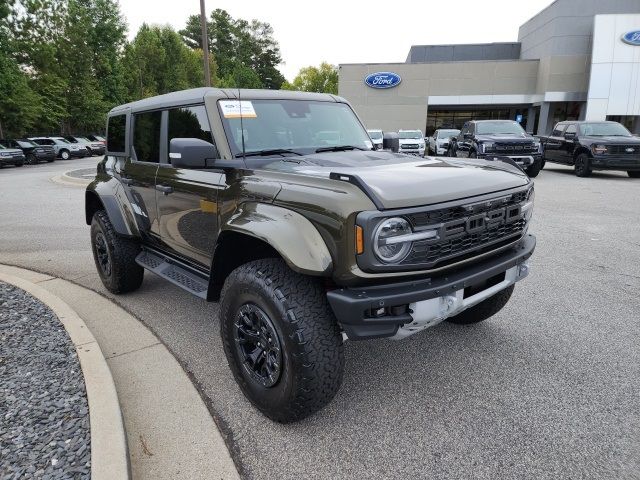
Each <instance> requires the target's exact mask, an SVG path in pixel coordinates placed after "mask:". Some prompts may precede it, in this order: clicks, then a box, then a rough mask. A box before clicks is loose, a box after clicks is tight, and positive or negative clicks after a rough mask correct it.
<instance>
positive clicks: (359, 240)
mask: <svg viewBox="0 0 640 480" xmlns="http://www.w3.org/2000/svg"><path fill="white" fill-rule="evenodd" d="M363 252H364V239H363V236H362V227H361V226H360V225H356V253H357V254H358V255H360V254H361V253H363Z"/></svg>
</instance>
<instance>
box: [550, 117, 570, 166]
mask: <svg viewBox="0 0 640 480" xmlns="http://www.w3.org/2000/svg"><path fill="white" fill-rule="evenodd" d="M566 128H567V125H566V124H562V123H559V124H558V125H556V126H555V127H554V129H553V132H551V135H550V136H549V137H547V141H546V142H545V144H544V158H545V159H546V160H551V161H552V162H561V161H562V160H561V157H562V156H561V155H560V149H561V148H562V144H563V143H564V131H565V130H566Z"/></svg>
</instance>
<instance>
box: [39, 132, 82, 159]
mask: <svg viewBox="0 0 640 480" xmlns="http://www.w3.org/2000/svg"><path fill="white" fill-rule="evenodd" d="M29 140H31V141H33V142H36V143H37V144H38V145H49V146H51V147H53V149H54V150H55V152H56V157H58V158H61V159H63V160H69V159H70V158H72V157H76V158H80V157H86V156H87V149H86V148H85V147H84V146H82V145H80V144H77V143H71V142H69V141H68V140H66V139H64V138H62V137H29Z"/></svg>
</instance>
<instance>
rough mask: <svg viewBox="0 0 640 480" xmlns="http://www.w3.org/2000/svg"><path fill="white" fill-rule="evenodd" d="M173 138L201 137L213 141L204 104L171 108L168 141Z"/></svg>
mask: <svg viewBox="0 0 640 480" xmlns="http://www.w3.org/2000/svg"><path fill="white" fill-rule="evenodd" d="M173 138H199V139H200V140H205V141H207V142H209V143H213V136H212V135H211V126H210V125H209V119H208V118H207V111H206V109H205V108H204V105H196V106H193V107H183V108H174V109H173V110H169V135H167V142H169V143H170V142H171V139H173Z"/></svg>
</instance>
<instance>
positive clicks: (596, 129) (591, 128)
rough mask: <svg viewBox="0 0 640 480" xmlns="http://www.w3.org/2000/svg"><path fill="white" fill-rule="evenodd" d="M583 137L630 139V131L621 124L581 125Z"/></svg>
mask: <svg viewBox="0 0 640 480" xmlns="http://www.w3.org/2000/svg"><path fill="white" fill-rule="evenodd" d="M580 131H581V132H582V134H583V135H592V136H595V137H630V136H631V133H630V132H629V130H627V129H626V128H624V127H623V126H622V125H620V124H619V123H584V124H582V125H580Z"/></svg>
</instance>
